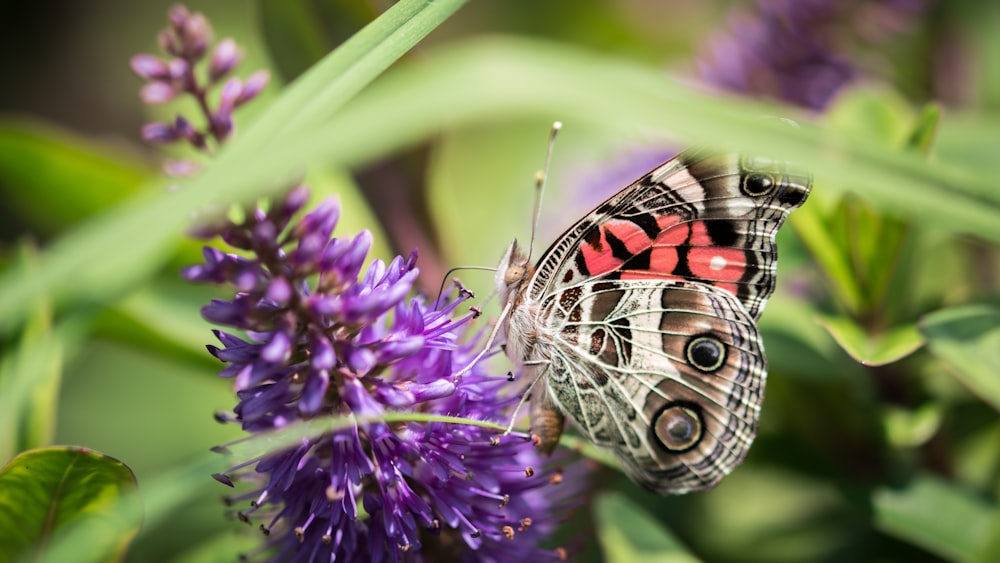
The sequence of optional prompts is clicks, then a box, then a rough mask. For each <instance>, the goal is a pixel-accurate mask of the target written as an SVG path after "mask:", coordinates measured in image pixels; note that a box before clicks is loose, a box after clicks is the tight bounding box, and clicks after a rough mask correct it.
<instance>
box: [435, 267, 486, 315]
mask: <svg viewBox="0 0 1000 563" xmlns="http://www.w3.org/2000/svg"><path fill="white" fill-rule="evenodd" d="M460 270H485V271H487V272H495V271H497V269H496V268H490V267H488V266H456V267H454V268H452V269H450V270H448V271H447V272H445V274H444V277H443V278H442V279H441V287H439V288H438V293H437V297H435V298H434V309H435V310H436V309H437V308H438V305H440V304H441V295H443V294H444V284H446V283H448V279H449V278H451V275H452V274H454V273H455V272H458V271H460ZM455 283H456V284H458V287H461V288H462V289H465V288H464V286H462V282H460V281H458V279H455ZM469 293H472V292H471V291H470V292H469Z"/></svg>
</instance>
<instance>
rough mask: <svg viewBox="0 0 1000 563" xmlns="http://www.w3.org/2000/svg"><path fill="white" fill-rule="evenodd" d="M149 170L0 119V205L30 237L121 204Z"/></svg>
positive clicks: (130, 159)
mask: <svg viewBox="0 0 1000 563" xmlns="http://www.w3.org/2000/svg"><path fill="white" fill-rule="evenodd" d="M152 168H153V167H152V166H150V165H149V164H148V163H145V162H143V161H142V160H140V159H139V158H137V155H135V154H130V153H129V152H127V151H123V150H121V149H120V147H111V146H109V145H107V144H105V143H99V142H97V141H94V140H91V139H87V138H84V137H82V136H79V135H76V134H73V133H70V132H69V131H66V130H62V129H59V128H57V127H55V126H53V125H43V124H42V123H40V122H34V121H27V120H14V119H11V118H5V119H0V189H2V190H3V192H2V193H0V198H2V199H0V201H2V207H3V208H4V209H5V211H6V212H7V213H8V214H9V215H11V216H14V217H18V218H20V220H22V221H25V222H26V223H29V224H30V225H31V226H32V229H33V230H35V231H36V232H39V231H42V232H45V231H49V232H54V231H56V230H59V229H61V228H63V227H66V226H67V225H69V224H71V223H75V222H77V221H79V220H81V219H83V218H85V217H88V216H90V215H93V214H95V213H97V212H98V211H101V210H104V209H106V208H108V207H111V206H112V205H113V204H115V203H119V202H121V201H123V200H125V199H127V198H128V197H129V196H130V195H132V194H133V193H135V191H136V190H137V189H138V188H139V186H140V185H141V184H142V182H143V181H144V180H145V179H146V178H148V177H149V174H150V173H151V172H152V171H153V170H152ZM40 201H44V202H45V205H39V204H38V202H40Z"/></svg>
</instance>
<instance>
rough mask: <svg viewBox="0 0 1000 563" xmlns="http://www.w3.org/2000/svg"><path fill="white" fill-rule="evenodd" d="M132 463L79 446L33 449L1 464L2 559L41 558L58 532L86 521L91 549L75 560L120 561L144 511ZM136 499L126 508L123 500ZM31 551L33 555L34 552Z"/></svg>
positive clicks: (47, 551) (0, 550)
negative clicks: (137, 520)
mask: <svg viewBox="0 0 1000 563" xmlns="http://www.w3.org/2000/svg"><path fill="white" fill-rule="evenodd" d="M135 489H136V481H135V476H134V475H133V474H132V471H131V470H130V469H129V468H128V466H127V465H125V464H123V463H122V462H120V461H118V460H116V459H114V458H111V457H108V456H106V455H103V454H100V453H98V452H94V451H92V450H88V449H85V448H78V447H52V448H44V449H37V450H31V451H28V452H24V453H22V454H20V455H18V456H17V457H15V458H14V459H13V460H11V462H10V463H9V464H7V465H6V466H5V467H4V468H3V469H2V470H0V560H4V561H12V560H14V559H15V558H17V557H25V559H29V558H30V560H33V561H39V560H46V558H47V557H48V556H49V555H50V547H51V546H50V543H51V541H52V538H53V536H54V535H55V534H56V533H59V532H60V531H62V530H65V529H67V528H68V527H70V526H72V525H76V523H77V522H80V521H89V522H90V525H91V526H92V531H93V536H92V538H91V544H90V547H91V549H89V550H87V551H81V552H78V553H76V554H75V556H74V557H73V560H74V561H81V562H83V561H119V560H121V559H122V558H123V557H124V555H125V551H126V549H127V548H128V544H129V542H130V541H131V540H132V538H133V537H134V536H135V534H136V532H137V530H138V525H137V524H136V523H135V520H134V517H135V514H137V513H138V511H139V506H138V504H137V500H138V499H137V498H136V497H135V496H130V495H129V493H131V492H133V491H135ZM126 497H127V498H130V499H131V500H132V502H133V503H134V504H132V505H131V506H129V507H128V510H126V511H124V512H125V513H123V512H122V511H121V508H122V507H121V505H120V504H119V501H120V500H121V499H122V498H126ZM29 553H31V555H30V557H29V556H28V554H29Z"/></svg>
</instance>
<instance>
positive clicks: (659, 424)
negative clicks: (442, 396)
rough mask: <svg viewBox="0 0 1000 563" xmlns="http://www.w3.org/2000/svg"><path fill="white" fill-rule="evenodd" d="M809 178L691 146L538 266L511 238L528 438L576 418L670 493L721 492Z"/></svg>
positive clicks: (756, 389) (759, 395)
mask: <svg viewBox="0 0 1000 563" xmlns="http://www.w3.org/2000/svg"><path fill="white" fill-rule="evenodd" d="M811 183H812V180H811V177H810V176H809V175H808V174H807V173H804V172H802V171H798V170H795V169H793V167H792V166H790V165H789V164H788V163H786V162H783V161H777V160H772V159H768V158H764V157H759V156H748V155H743V154H738V153H720V152H714V151H707V150H697V149H694V150H689V151H686V152H683V153H681V154H679V155H678V156H676V157H675V158H673V159H670V160H668V161H666V162H665V163H663V164H661V165H660V166H658V167H657V168H655V169H653V170H652V171H651V172H649V173H647V174H645V175H644V176H642V177H641V178H639V179H638V180H636V181H635V182H634V183H632V184H631V185H629V186H628V187H626V188H625V189H623V190H621V191H620V192H618V193H617V194H616V195H614V196H613V197H611V198H610V199H608V200H607V201H605V202H604V203H602V204H600V205H599V206H598V207H597V208H596V209H594V210H593V211H592V212H590V213H589V214H587V215H586V216H585V217H583V218H582V219H580V220H579V221H577V222H576V224H575V225H573V226H572V227H570V228H569V230H567V231H566V232H565V233H563V234H562V235H561V236H560V237H559V238H558V239H556V241H555V242H554V243H553V244H552V246H550V247H549V249H548V250H546V251H545V253H544V254H542V256H541V258H540V259H539V260H538V262H537V264H536V265H535V266H531V265H530V264H529V263H528V258H527V257H526V256H525V254H524V253H523V252H522V251H521V250H520V249H519V247H518V244H517V240H516V239H515V240H514V241H513V242H511V244H510V246H509V247H508V248H507V251H506V253H505V255H504V257H503V258H502V259H501V261H500V265H499V267H498V269H497V274H496V278H495V284H496V286H497V290H498V293H499V295H500V299H501V303H503V306H504V310H503V312H502V313H501V317H500V320H499V323H500V326H499V329H500V330H501V331H502V332H505V333H506V345H505V351H506V354H507V356H508V357H509V358H510V359H511V360H512V361H513V362H514V363H515V364H516V365H517V366H518V367H519V368H520V370H521V372H522V373H523V374H524V375H526V376H528V377H529V378H531V379H530V380H531V381H535V384H534V385H533V390H532V396H531V408H530V419H531V429H532V433H533V434H534V435H535V437H536V440H537V442H538V445H539V447H540V449H541V450H542V451H543V452H546V453H549V452H551V451H552V450H553V449H554V448H555V446H556V443H557V441H558V440H559V437H560V436H561V434H562V431H563V427H564V421H565V418H566V417H568V418H569V419H570V420H571V421H572V422H574V423H575V425H576V426H577V427H578V428H579V430H580V431H581V432H582V433H583V435H584V436H586V437H587V438H588V439H590V440H591V441H592V442H593V443H594V444H596V445H597V446H600V447H603V448H607V449H610V450H612V451H613V452H614V453H615V455H616V457H617V458H618V460H619V461H620V463H621V466H622V468H623V469H624V471H625V472H626V474H627V475H628V476H629V477H631V479H632V480H633V481H635V482H637V483H639V484H640V485H642V486H644V487H646V488H647V489H649V490H652V491H654V492H656V493H659V494H664V495H665V494H681V493H685V492H689V491H695V490H699V489H705V488H709V487H712V486H714V485H715V484H717V483H718V482H719V480H720V479H722V478H723V477H724V476H726V475H727V474H728V473H729V472H730V471H732V469H733V468H734V467H736V466H737V465H739V464H740V462H742V461H743V458H744V457H745V456H746V454H747V451H748V449H749V448H750V444H751V443H752V442H753V439H754V437H755V435H756V433H757V427H758V419H759V416H760V407H761V401H762V399H763V394H764V381H765V378H766V375H767V360H766V358H765V356H764V348H763V344H762V342H761V336H760V332H759V331H758V329H757V320H758V319H759V318H760V315H761V312H762V310H763V308H764V304H765V303H766V302H767V299H768V297H769V296H770V295H771V293H772V292H773V291H774V285H775V267H776V261H777V247H776V245H775V240H774V236H775V233H776V232H777V231H778V229H779V228H780V227H781V225H782V223H783V222H784V220H785V218H786V217H787V216H788V213H789V212H790V211H791V210H792V209H795V208H796V207H799V206H800V205H802V204H803V203H804V202H805V200H806V198H807V196H808V194H809V191H810V189H811Z"/></svg>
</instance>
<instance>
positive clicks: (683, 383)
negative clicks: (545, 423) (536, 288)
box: [533, 279, 767, 494]
mask: <svg viewBox="0 0 1000 563" xmlns="http://www.w3.org/2000/svg"><path fill="white" fill-rule="evenodd" d="M541 305H542V307H541V309H540V311H541V314H542V318H543V319H544V324H545V325H546V326H547V327H549V329H550V330H549V331H547V332H548V334H549V335H550V337H551V338H552V340H551V341H550V342H548V343H547V344H548V346H547V348H546V349H547V350H548V352H549V353H548V354H547V355H548V356H549V357H548V360H549V363H548V366H547V369H546V370H545V372H544V374H543V375H544V377H545V379H544V381H545V383H544V384H545V385H546V389H545V390H544V391H545V392H544V395H543V396H544V397H546V399H545V400H546V401H548V402H550V403H551V406H553V407H555V408H556V409H558V410H560V411H562V412H564V413H566V415H568V416H569V417H570V418H571V419H572V420H573V421H574V422H576V424H577V425H578V426H579V427H580V429H581V430H582V431H583V432H584V434H586V435H587V436H588V437H589V438H590V439H591V440H592V441H593V442H594V443H595V444H597V445H599V446H603V447H608V448H611V449H613V450H614V451H615V452H616V454H617V456H618V458H619V459H620V460H621V462H622V465H623V467H624V469H625V471H626V472H627V473H628V474H629V476H630V477H631V478H632V479H633V480H634V481H636V482H638V483H640V484H642V485H643V486H645V487H647V488H649V489H650V490H653V491H655V492H657V493H660V494H678V493H683V492H688V491H692V490H698V489H703V488H708V487H711V486H713V485H715V484H716V483H717V482H718V481H719V480H720V479H721V478H722V477H724V476H725V475H726V474H728V473H729V472H730V471H731V470H732V469H733V468H734V467H735V466H736V465H738V464H739V463H740V462H741V461H742V460H743V458H744V456H745V455H746V453H747V450H748V449H749V447H750V444H751V442H752V441H753V438H754V435H755V434H756V430H757V419H758V414H759V410H760V404H761V400H762V398H763V390H764V379H765V376H766V371H767V367H766V360H765V357H764V351H763V348H762V345H761V340H760V335H759V333H758V332H757V327H756V324H755V322H754V320H753V318H752V317H751V316H750V314H749V313H748V312H747V311H746V310H745V309H744V307H743V306H742V305H741V304H740V302H739V301H738V300H737V299H736V297H734V296H733V295H732V294H730V293H729V292H727V291H725V290H722V289H719V288H717V287H714V286H712V285H708V284H701V283H693V282H687V281H678V280H656V279H650V280H599V281H588V282H585V283H582V284H578V285H575V286H570V287H565V288H562V289H560V290H559V291H557V292H555V293H553V294H551V295H550V296H548V297H547V298H546V299H545V300H544V301H543V302H542V303H541ZM534 410H536V411H537V410H539V409H534ZM541 410H544V409H541ZM534 422H535V421H534V420H533V424H534Z"/></svg>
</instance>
